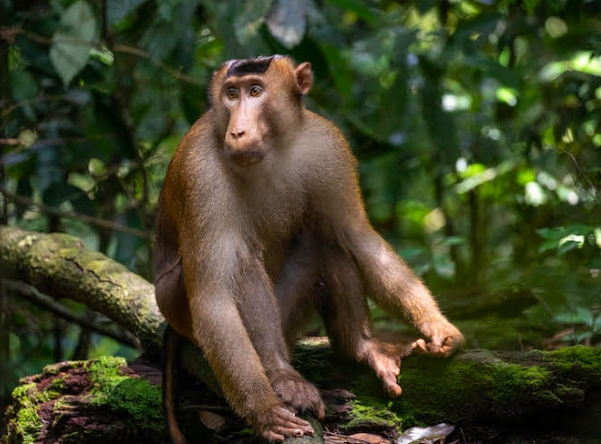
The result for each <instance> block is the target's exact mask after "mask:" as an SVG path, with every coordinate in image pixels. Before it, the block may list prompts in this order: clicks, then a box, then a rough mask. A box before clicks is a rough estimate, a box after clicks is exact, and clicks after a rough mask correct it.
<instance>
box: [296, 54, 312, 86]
mask: <svg viewBox="0 0 601 444" xmlns="http://www.w3.org/2000/svg"><path fill="white" fill-rule="evenodd" d="M294 75H295V76H296V84H297V85H298V89H299V90H300V92H301V94H307V93H308V92H309V90H310V89H311V86H312V85H313V72H312V71H311V64H310V63H309V62H305V63H301V64H300V65H298V66H297V67H296V69H295V70H294Z"/></svg>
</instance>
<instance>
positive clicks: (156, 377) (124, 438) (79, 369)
mask: <svg viewBox="0 0 601 444" xmlns="http://www.w3.org/2000/svg"><path fill="white" fill-rule="evenodd" d="M0 276H1V277H5V278H6V277H10V278H12V279H20V280H22V281H24V282H26V283H28V284H30V285H33V286H34V287H36V288H37V289H38V290H39V291H42V292H44V293H47V294H50V295H52V296H54V297H62V298H69V299H72V300H75V301H78V302H82V303H84V304H86V305H87V306H88V307H90V308H92V309H94V310H96V311H98V312H101V313H103V314H105V315H106V316H108V317H109V318H111V319H112V320H114V321H115V322H117V323H119V324H120V325H122V326H124V327H126V328H127V329H128V330H130V331H131V332H132V333H133V334H135V335H136V336H137V337H138V338H139V339H140V341H141V343H142V345H143V347H144V349H145V351H146V352H147V353H146V355H145V356H146V358H147V359H148V361H144V362H135V363H131V364H129V365H128V364H127V363H126V362H125V361H124V360H120V359H119V358H103V359H100V360H92V361H73V362H66V363H60V364H55V365H53V366H48V367H46V368H45V369H44V372H43V373H42V374H41V375H37V376H32V377H28V378H25V379H24V380H22V382H21V385H20V386H19V387H18V388H17V389H16V390H15V392H14V393H13V402H12V405H11V407H10V409H9V411H8V415H7V418H8V422H9V427H8V435H7V437H6V442H7V443H17V442H23V441H22V440H23V439H24V438H25V437H27V436H29V437H31V436H34V440H33V442H38V443H50V442H57V441H58V440H59V439H60V440H61V441H60V442H64V443H67V442H82V440H84V439H85V442H87V443H89V442H128V443H136V442H146V443H154V442H157V443H162V442H166V437H165V434H164V427H163V425H162V424H163V417H162V408H161V401H160V399H161V394H160V388H159V386H160V371H159V369H158V364H157V362H158V358H157V357H158V355H159V350H160V345H161V337H162V329H163V322H164V321H163V318H162V316H161V315H160V313H159V311H158V309H157V307H156V303H155V300H154V288H153V286H152V285H151V284H149V283H148V282H146V281H145V280H144V279H142V278H141V277H139V276H137V275H135V274H133V273H131V272H129V271H127V270H126V269H125V268H124V267H123V266H121V265H119V264H116V263H115V262H113V261H111V260H110V259H108V258H106V257H105V256H103V255H101V254H99V253H96V252H92V251H90V250H88V249H86V248H85V247H84V246H83V244H82V243H81V242H80V241H79V240H77V239H75V238H73V237H70V236H67V235H64V234H40V233H31V232H26V231H22V230H19V229H16V228H9V227H5V226H4V227H1V226H0ZM180 358H181V359H180V360H181V362H182V365H183V367H184V368H186V370H188V372H191V373H193V374H194V378H192V379H190V378H189V377H188V376H187V375H185V374H182V382H181V383H180V384H179V385H180V387H182V390H180V391H181V392H183V393H182V396H181V397H180V398H181V399H180V401H181V402H180V403H179V410H180V413H181V415H180V416H181V417H182V424H183V426H184V430H186V431H187V432H189V433H192V434H193V435H194V433H197V434H200V435H201V436H202V438H199V439H203V440H204V441H205V442H206V440H207V436H213V437H214V435H212V433H211V432H209V431H208V430H207V429H206V428H205V427H204V426H202V425H201V423H200V422H199V418H203V419H204V420H205V422H206V423H209V425H214V424H212V423H214V422H215V421H217V422H220V423H221V426H222V427H223V426H224V424H225V427H226V428H225V429H224V430H225V432H222V433H225V434H226V435H228V434H230V433H231V430H234V429H236V427H237V428H238V429H239V428H240V427H243V425H242V424H241V423H240V421H239V420H236V418H235V417H234V415H233V414H231V413H228V409H227V406H226V405H225V404H224V402H223V400H222V399H220V398H219V396H217V395H216V394H218V392H219V388H218V386H217V385H216V383H215V382H214V379H213V378H212V377H211V372H210V369H209V367H208V365H207V364H206V362H205V361H204V359H203V356H202V353H201V352H200V351H198V350H197V349H195V348H193V347H184V350H183V353H182V355H181V356H180ZM295 366H296V367H297V368H298V369H299V371H300V372H301V373H302V374H304V375H305V376H306V377H307V378H308V379H309V380H310V381H312V382H314V383H315V384H316V385H317V386H318V387H319V388H320V389H322V390H323V395H324V400H325V401H326V404H327V405H328V409H327V411H328V413H327V417H326V420H325V421H324V423H323V425H324V428H325V429H326V430H327V431H329V433H332V432H335V433H342V434H344V435H349V434H353V433H358V432H366V431H367V432H371V433H378V434H379V435H381V436H383V437H385V438H387V439H393V438H395V437H396V436H397V435H398V433H399V432H400V430H401V428H402V427H407V426H410V425H412V424H415V423H425V424H434V423H438V422H441V421H445V422H450V423H454V424H457V425H463V426H467V425H469V424H487V425H504V426H506V425H507V424H510V425H514V424H515V425H524V424H525V425H528V426H529V427H535V428H536V427H540V430H547V429H548V428H549V424H551V426H553V427H559V428H562V427H563V428H565V430H578V431H579V432H582V431H584V433H587V434H590V436H601V426H600V424H599V421H598V419H597V418H599V417H601V416H600V415H601V396H600V391H601V349H599V348H590V347H567V348H564V349H560V350H557V351H553V352H539V351H533V352H523V353H522V352H492V351H486V350H470V351H464V352H460V353H458V354H456V355H455V356H454V357H453V358H451V359H433V358H428V357H418V356H411V357H409V358H406V359H404V360H403V366H402V371H401V376H400V384H401V386H402V387H403V390H404V391H403V394H402V395H401V396H400V397H399V398H397V399H394V400H390V399H388V398H387V397H386V395H385V393H384V390H383V389H382V387H381V384H380V382H379V381H378V379H377V378H376V377H375V376H374V375H373V373H372V372H371V371H369V370H367V369H365V368H363V367H361V366H358V365H355V364H350V363H346V362H339V361H337V360H336V359H335V358H334V357H333V356H332V355H331V350H330V348H329V345H328V342H327V340H326V339H323V338H321V339H314V340H307V341H303V342H301V343H300V344H299V346H298V347H297V352H296V358H295ZM240 371H244V369H240ZM187 378H188V379H187ZM197 379H200V380H202V381H203V384H198V383H197V382H195V380H197ZM184 388H185V389H184ZM224 412H225V413H224ZM211 415H212V416H211ZM215 415H216V416H215ZM146 419H148V420H146ZM228 427H229V428H228ZM72 438H73V439H74V440H73V441H69V440H70V439H72ZM75 438H77V439H75ZM233 441H234V442H248V435H241V437H240V436H239V437H238V438H235V439H234V440H233ZM293 441H294V439H290V442H293ZM449 441H452V439H450V438H449ZM0 442H2V441H1V440H0ZM294 442H296V441H294ZM304 442H323V437H322V436H321V435H317V436H315V437H306V438H305V440H304ZM461 442H465V440H463V441H461Z"/></svg>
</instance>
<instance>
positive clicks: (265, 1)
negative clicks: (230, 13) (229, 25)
mask: <svg viewBox="0 0 601 444" xmlns="http://www.w3.org/2000/svg"><path fill="white" fill-rule="evenodd" d="M272 4H273V0H257V1H253V2H243V3H242V5H243V6H242V7H241V8H239V11H240V13H239V14H238V15H236V18H235V20H234V28H235V30H236V40H238V42H239V43H240V44H241V45H245V44H247V40H249V39H252V38H253V37H255V36H256V35H257V33H258V32H259V29H260V28H261V25H262V24H263V23H264V22H265V17H266V16H267V13H268V12H269V9H270V8H271V5H272Z"/></svg>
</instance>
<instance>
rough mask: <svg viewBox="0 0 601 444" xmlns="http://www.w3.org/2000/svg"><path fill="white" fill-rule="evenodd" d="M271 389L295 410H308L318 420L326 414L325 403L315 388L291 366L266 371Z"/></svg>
mask: <svg viewBox="0 0 601 444" xmlns="http://www.w3.org/2000/svg"><path fill="white" fill-rule="evenodd" d="M267 378H268V379H269V382H270V383H271V387H272V388H273V391H274V392H275V393H276V394H277V395H278V397H279V398H280V399H281V400H282V401H283V402H284V404H285V405H286V406H287V407H290V408H291V409H293V410H294V411H295V412H301V413H303V412H309V413H311V414H313V415H314V416H315V417H316V418H317V419H319V420H320V421H321V420H323V419H324V417H325V416H326V410H325V405H324V403H323V400H322V399H321V395H320V394H319V391H318V390H317V388H316V387H315V386H314V385H313V384H311V383H310V382H309V381H307V380H306V379H305V378H303V377H302V376H301V375H300V373H298V372H297V371H296V370H294V369H293V368H290V369H278V370H272V371H268V372H267Z"/></svg>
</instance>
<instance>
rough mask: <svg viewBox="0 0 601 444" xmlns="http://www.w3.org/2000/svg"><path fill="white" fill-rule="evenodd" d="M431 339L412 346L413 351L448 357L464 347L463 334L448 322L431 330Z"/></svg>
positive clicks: (419, 340) (421, 340)
mask: <svg viewBox="0 0 601 444" xmlns="http://www.w3.org/2000/svg"><path fill="white" fill-rule="evenodd" d="M431 332H432V333H431V335H430V337H429V339H427V340H426V339H421V338H420V339H418V340H417V341H415V342H414V343H413V344H411V350H412V351H414V352H417V353H422V354H430V355H433V356H441V357H447V356H450V355H451V354H452V353H453V352H454V351H455V350H457V349H458V348H459V347H461V346H462V345H463V342H464V338H463V335H462V334H461V332H460V331H459V330H458V329H457V327H455V326H454V325H453V324H451V323H450V322H448V321H444V322H442V323H439V324H437V325H434V326H433V327H432V328H431Z"/></svg>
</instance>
